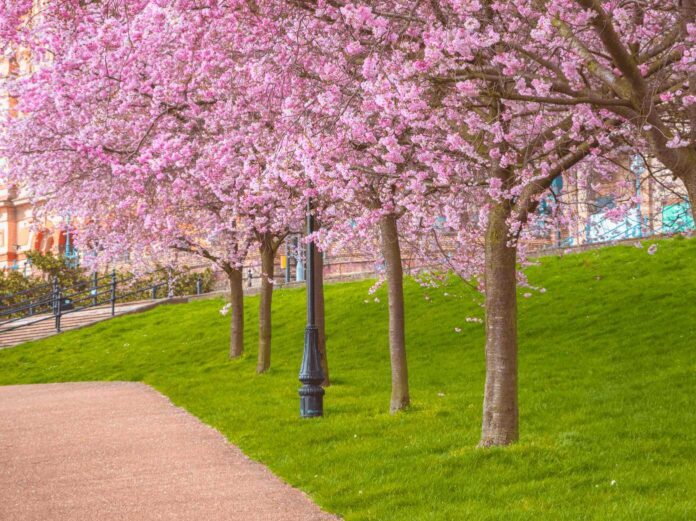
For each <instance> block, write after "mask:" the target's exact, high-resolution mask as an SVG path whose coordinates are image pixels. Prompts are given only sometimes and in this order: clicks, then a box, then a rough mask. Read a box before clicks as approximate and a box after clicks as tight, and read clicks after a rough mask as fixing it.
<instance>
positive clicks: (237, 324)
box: [227, 268, 244, 358]
mask: <svg viewBox="0 0 696 521" xmlns="http://www.w3.org/2000/svg"><path fill="white" fill-rule="evenodd" d="M227 278H228V279H229V281H230V304H231V305H232V320H231V323H230V358H239V357H240V356H242V354H244V288H243V286H242V270H241V269H231V268H230V269H229V270H228V271H227Z"/></svg>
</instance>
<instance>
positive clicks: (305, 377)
mask: <svg viewBox="0 0 696 521" xmlns="http://www.w3.org/2000/svg"><path fill="white" fill-rule="evenodd" d="M312 233H314V216H313V215H312V203H311V201H310V202H308V203H307V235H310V234H312ZM314 269H315V268H314V243H313V242H308V243H307V327H306V328H305V342H304V353H303V355H302V367H301V369H300V382H302V387H301V388H300V416H301V417H302V418H314V417H316V416H323V415H324V389H323V388H322V387H321V382H322V381H323V380H324V373H323V372H322V370H321V354H320V353H319V342H318V340H319V330H318V328H317V325H316V321H315V315H314V312H315V309H314V280H315V278H314Z"/></svg>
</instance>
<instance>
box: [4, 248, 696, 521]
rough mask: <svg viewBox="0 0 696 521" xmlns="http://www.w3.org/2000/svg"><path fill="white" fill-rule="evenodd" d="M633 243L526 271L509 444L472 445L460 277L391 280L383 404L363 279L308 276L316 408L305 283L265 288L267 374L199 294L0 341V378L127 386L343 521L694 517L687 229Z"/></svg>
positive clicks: (466, 296) (473, 401) (694, 317)
mask: <svg viewBox="0 0 696 521" xmlns="http://www.w3.org/2000/svg"><path fill="white" fill-rule="evenodd" d="M646 250H647V245H646V246H645V247H644V248H643V249H637V248H635V247H629V246H623V247H615V248H609V249H603V250H598V251H591V252H588V253H584V254H579V255H571V256H566V257H564V258H545V259H542V261H541V265H540V266H537V267H531V268H529V269H528V274H529V278H530V281H531V282H532V284H534V285H537V286H543V287H544V288H546V289H547V291H546V292H545V293H543V294H535V295H534V296H533V297H531V298H523V297H521V298H520V327H519V331H520V415H521V440H520V442H519V443H518V444H516V445H514V446H512V447H509V448H505V449H492V450H482V449H477V448H475V447H476V443H477V441H478V437H479V430H480V423H481V401H482V392H483V381H484V357H483V343H484V338H483V326H482V325H481V324H478V323H470V322H467V321H466V320H465V318H466V317H467V316H472V317H481V316H482V309H481V308H480V307H479V306H478V304H477V302H476V301H475V300H474V298H473V296H472V293H471V292H470V290H468V289H466V288H465V287H464V286H463V285H461V284H453V285H451V286H449V287H447V288H440V289H437V290H428V297H429V300H427V299H426V298H424V293H423V290H422V289H421V288H420V287H419V286H418V285H417V284H415V283H413V282H409V283H408V284H407V288H406V296H407V317H406V318H407V342H408V356H409V364H410V367H409V369H410V377H411V395H412V399H413V407H412V408H411V410H409V411H408V412H406V413H402V414H398V415H396V416H391V415H390V414H389V413H388V409H389V357H388V342H387V302H386V300H387V299H386V295H385V293H384V289H380V290H379V291H378V292H377V293H376V295H375V296H377V297H378V298H379V302H375V301H374V296H370V295H368V288H369V287H370V285H371V283H370V282H360V283H350V284H336V285H331V286H329V287H327V289H326V310H327V325H328V348H329V363H330V366H331V372H332V379H333V385H332V386H331V387H330V388H329V389H328V390H327V393H326V398H325V409H326V416H325V417H324V418H322V419H315V420H301V419H300V418H299V414H298V413H299V399H298V396H297V389H298V388H299V382H298V381H297V373H298V370H299V366H300V359H301V355H302V343H303V335H304V319H305V311H304V305H305V302H304V290H284V291H278V292H277V293H276V295H275V297H274V318H273V319H274V333H273V334H274V338H273V342H274V345H273V349H274V351H273V356H272V366H273V367H272V370H271V371H270V373H268V374H266V375H261V376H258V375H256V374H255V372H254V369H255V363H256V360H255V357H256V350H255V345H256V340H257V336H256V316H257V314H256V305H257V299H256V298H248V299H247V301H246V305H247V306H248V309H247V331H246V334H247V336H246V341H247V344H246V345H247V350H248V354H247V355H246V356H245V357H244V358H243V359H241V360H239V361H234V362H230V361H229V360H228V359H227V342H228V327H229V326H228V317H222V316H220V314H219V313H218V310H219V309H220V307H221V306H222V301H219V300H215V301H199V302H195V303H192V304H187V305H177V306H164V307H159V308H157V309H155V310H153V311H150V312H147V313H144V314H140V315H133V316H127V317H122V318H117V319H114V320H112V321H109V322H105V323H102V324H99V325H96V326H93V327H90V328H86V329H83V330H79V331H73V332H68V333H64V334H62V335H59V336H56V337H53V338H49V339H46V340H43V341H38V342H34V343H30V344H25V345H23V346H20V347H17V348H13V349H9V350H5V351H0V384H17V383H37V382H58V381H79V380H133V381H142V382H145V383H147V384H150V385H152V386H154V387H155V388H157V389H158V390H159V391H161V392H162V393H164V394H166V395H167V396H169V397H170V398H171V399H172V401H173V402H174V403H176V404H177V405H180V406H182V407H184V408H185V409H187V410H188V411H190V412H191V413H193V414H194V415H196V416H197V417H199V418H200V419H201V420H203V421H204V422H205V423H208V424H210V425H212V426H214V427H216V428H217V429H219V430H220V431H222V432H223V433H224V434H225V435H226V436H227V437H228V438H229V439H230V441H232V442H233V443H236V444H237V445H239V446H240V447H241V448H242V449H243V450H244V451H245V452H246V454H247V455H249V456H250V457H252V458H254V459H256V460H258V461H261V462H263V463H265V464H266V465H268V466H269V467H270V468H271V469H272V470H273V471H275V472H276V473H277V474H278V475H280V476H281V477H282V478H283V479H285V480H286V481H288V482H289V483H291V484H293V485H296V486H298V487H299V488H301V489H302V490H304V491H306V492H307V493H308V494H310V495H311V497H312V498H314V499H315V500H316V501H317V502H318V503H319V504H320V505H321V506H322V507H324V508H325V509H327V510H329V511H332V512H336V513H338V514H340V515H342V516H344V518H345V519H346V520H379V521H387V520H394V521H406V520H443V521H444V520H447V521H450V520H460V519H461V520H491V521H493V520H495V521H498V520H535V521H536V520H554V521H558V520H590V519H592V520H612V521H613V520H631V521H635V520H669V521H676V520H695V519H696V350H695V347H696V346H695V345H694V339H695V337H694V333H695V329H696V312H695V309H696V308H695V307H694V305H695V304H696V268H695V266H696V240H670V241H662V242H660V243H659V249H658V251H657V253H656V254H655V255H654V256H650V255H648V254H647V252H646ZM524 292H525V291H524V290H523V291H521V293H524ZM366 300H368V301H369V302H367V303H366V302H365V301H366ZM455 328H461V330H462V331H461V333H457V332H455ZM298 521H301V520H298Z"/></svg>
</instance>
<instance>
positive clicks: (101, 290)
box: [0, 271, 203, 333]
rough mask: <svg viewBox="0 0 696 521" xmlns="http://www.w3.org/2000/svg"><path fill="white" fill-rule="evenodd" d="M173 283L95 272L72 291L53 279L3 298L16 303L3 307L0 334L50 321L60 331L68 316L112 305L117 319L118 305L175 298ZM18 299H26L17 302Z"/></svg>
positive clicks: (198, 285) (198, 281)
mask: <svg viewBox="0 0 696 521" xmlns="http://www.w3.org/2000/svg"><path fill="white" fill-rule="evenodd" d="M151 276H152V274H151ZM173 284H174V282H173V281H172V280H171V279H167V280H165V281H159V282H156V281H155V279H153V278H145V279H137V278H136V277H135V276H128V277H125V278H119V276H118V275H117V273H116V272H115V271H114V272H112V273H110V274H108V275H102V276H99V275H98V274H96V273H95V274H94V275H93V276H92V279H91V281H89V282H87V281H84V282H80V283H78V284H76V285H75V286H73V287H70V288H64V287H62V286H61V285H60V284H59V282H58V279H54V280H53V281H52V282H49V283H46V284H42V285H39V286H35V287H33V288H30V289H28V290H24V291H20V292H17V293H14V294H12V295H4V297H5V298H6V301H14V302H15V303H13V304H10V305H6V306H0V333H6V332H9V331H14V330H16V329H20V328H22V327H28V326H31V325H34V324H37V323H41V322H45V321H48V320H53V321H54V324H55V329H56V331H58V332H60V330H61V320H62V318H63V317H64V316H65V315H68V314H71V313H76V312H78V311H83V310H86V309H90V308H96V307H99V306H110V308H111V315H112V316H114V315H115V314H116V304H117V303H125V302H133V301H134V300H148V299H152V300H157V299H158V298H163V297H171V296H173V289H174V288H173ZM202 290H203V281H202V277H201V275H198V276H197V277H196V294H197V295H200V294H201V293H202ZM17 297H22V298H23V300H21V301H20V302H16V300H17ZM138 297H141V298H138Z"/></svg>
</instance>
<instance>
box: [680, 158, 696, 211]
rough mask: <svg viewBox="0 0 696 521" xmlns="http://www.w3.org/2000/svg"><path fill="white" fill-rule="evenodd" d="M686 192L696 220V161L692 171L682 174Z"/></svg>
mask: <svg viewBox="0 0 696 521" xmlns="http://www.w3.org/2000/svg"><path fill="white" fill-rule="evenodd" d="M694 159H695V160H696V158H694ZM681 180H682V182H683V183H684V186H685V187H686V193H687V195H688V196H689V204H690V205H691V216H692V217H693V218H694V222H696V163H694V164H693V166H692V168H691V171H690V172H687V173H685V174H682V177H681Z"/></svg>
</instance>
